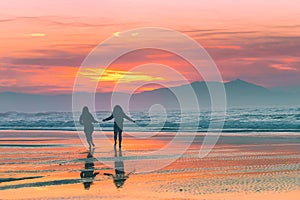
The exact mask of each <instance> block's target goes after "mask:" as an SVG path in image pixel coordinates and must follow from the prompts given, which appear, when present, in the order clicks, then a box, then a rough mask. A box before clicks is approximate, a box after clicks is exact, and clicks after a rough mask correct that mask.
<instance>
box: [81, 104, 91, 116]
mask: <svg viewBox="0 0 300 200" xmlns="http://www.w3.org/2000/svg"><path fill="white" fill-rule="evenodd" d="M89 113H90V111H89V108H88V107H87V106H84V107H83V108H82V113H81V115H83V116H86V115H88V114H89Z"/></svg>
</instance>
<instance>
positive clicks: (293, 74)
mask: <svg viewBox="0 0 300 200" xmlns="http://www.w3.org/2000/svg"><path fill="white" fill-rule="evenodd" d="M0 8H1V12H0V27H1V29H0V41H1V43H0V92H3V91H12V92H22V93H46V94H56V93H70V92H71V91H72V88H73V84H74V78H75V77H76V74H77V71H78V69H79V66H80V65H81V63H82V62H83V60H84V58H85V57H86V56H87V55H88V54H89V52H90V51H92V50H93V49H94V48H95V47H96V46H97V45H98V44H99V43H101V42H103V41H104V40H106V39H107V38H109V37H112V36H115V37H117V36H118V34H119V33H120V32H123V31H126V30H129V29H134V28H139V27H149V26H150V27H151V26H154V27H164V28H169V29H174V30H176V31H180V32H182V33H184V34H186V35H188V36H190V37H191V38H193V39H194V40H196V41H197V42H199V43H200V44H201V45H202V46H203V47H204V48H205V49H206V50H207V51H208V53H209V54H210V56H211V57H212V58H213V60H214V61H215V63H216V64H217V66H218V68H219V70H220V72H221V75H222V77H223V80H224V81H230V80H234V79H236V78H240V79H243V80H246V81H249V82H253V83H256V84H259V85H262V86H265V87H277V86H295V85H300V9H299V8H300V1H296V0H295V1H293V0H291V1H286V0H274V1H259V0H243V1H236V0H219V1H216V0H211V1H201V0H198V1H196V0H185V1H174V0H172V1H171V0H166V1H155V0H153V1H146V0H139V1H133V0H122V1H121V0H120V1H116V0H109V1H106V0H105V1H96V0H95V1H92V0H91V1H84V0H52V1H39V0H26V1H19V0H2V1H1V2H0ZM121 45H126V43H122V44H121ZM129 58H130V59H129ZM143 58H144V59H143ZM129 61H130V62H129ZM147 62H156V63H161V64H164V65H169V66H171V67H174V68H176V70H178V71H180V72H181V74H183V75H184V76H186V77H187V78H188V80H189V81H191V82H192V81H201V80H200V79H201V78H199V77H198V76H193V74H194V72H193V71H192V69H190V67H188V66H187V65H186V63H185V62H184V61H182V60H180V59H178V58H177V57H176V56H174V55H168V53H166V52H159V51H150V50H148V51H144V52H137V53H136V54H133V53H132V54H130V55H127V58H126V59H125V58H124V59H123V60H122V59H120V60H118V61H117V62H115V63H114V64H113V65H112V66H110V68H109V70H108V71H106V79H105V80H103V81H104V84H102V86H103V88H102V89H101V88H100V89H99V91H110V90H111V89H112V86H113V85H114V83H115V82H116V81H118V79H119V78H120V77H122V76H123V75H124V74H126V71H128V69H130V68H132V67H135V66H138V65H142V64H147ZM99 70H101V69H99ZM154 71H155V70H154ZM89 73H91V72H89ZM160 73H161V72H157V73H154V72H153V74H148V73H147V72H143V71H140V72H134V73H131V74H130V73H129V74H127V75H128V77H130V79H128V80H129V81H133V82H134V81H139V82H141V81H144V82H145V84H147V83H148V82H149V81H152V82H155V81H156V80H164V83H165V84H166V85H167V86H175V85H178V84H179V83H178V82H176V80H177V77H176V76H175V75H174V76H173V75H172V74H171V75H169V77H168V78H167V79H166V78H165V77H160V76H159V74H160ZM96 79H97V77H96ZM212 81H213V80H212ZM144 89H151V88H147V87H145V88H144ZM124 91H126V87H125V88H124Z"/></svg>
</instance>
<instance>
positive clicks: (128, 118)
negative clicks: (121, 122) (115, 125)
mask: <svg viewBox="0 0 300 200" xmlns="http://www.w3.org/2000/svg"><path fill="white" fill-rule="evenodd" d="M124 118H125V119H127V120H129V121H131V122H133V123H135V121H134V120H133V119H131V118H130V117H128V116H127V115H125V116H124Z"/></svg>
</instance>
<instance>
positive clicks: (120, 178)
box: [104, 148, 133, 188]
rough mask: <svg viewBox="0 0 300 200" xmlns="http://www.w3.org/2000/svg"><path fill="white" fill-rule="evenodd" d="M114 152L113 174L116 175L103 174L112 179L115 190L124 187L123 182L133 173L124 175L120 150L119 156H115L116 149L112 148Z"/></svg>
mask: <svg viewBox="0 0 300 200" xmlns="http://www.w3.org/2000/svg"><path fill="white" fill-rule="evenodd" d="M114 152H115V173H116V175H113V174H110V173H104V175H106V176H110V177H112V178H113V181H114V184H115V186H116V187H117V188H120V187H122V186H123V185H124V183H125V181H126V180H127V179H128V178H129V175H130V174H132V173H133V172H130V173H128V174H127V175H125V171H124V162H123V157H122V150H121V149H119V156H118V155H117V149H116V148H114Z"/></svg>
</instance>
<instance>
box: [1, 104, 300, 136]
mask: <svg viewBox="0 0 300 200" xmlns="http://www.w3.org/2000/svg"><path fill="white" fill-rule="evenodd" d="M77 115H78V113H77ZM109 115H110V112H104V111H103V112H97V113H96V117H95V118H96V119H98V120H99V121H101V120H102V119H103V118H105V117H108V116H109ZM128 115H130V116H131V117H132V118H133V119H135V120H136V124H133V123H131V122H128V121H126V122H125V125H124V129H125V131H127V132H130V131H132V132H137V131H145V132H159V131H162V132H177V131H178V130H180V131H186V132H189V131H198V132H207V131H212V132H214V131H222V132H300V107H270V108H229V109H228V110H227V112H226V115H225V121H224V126H223V128H222V129H220V127H218V128H217V129H208V128H209V125H210V123H211V122H216V121H218V120H221V118H218V114H216V113H213V114H212V113H211V112H210V111H208V110H203V111H201V112H200V113H198V112H197V113H196V112H193V111H188V112H180V111H174V110H173V111H167V112H166V113H159V112H158V113H149V112H147V111H145V112H141V111H139V112H137V111H136V112H130V113H128ZM77 124H78V123H75V122H74V120H73V113H72V112H41V113H18V112H6V113H0V130H68V131H73V130H74V131H75V130H76V129H79V130H82V127H81V126H77V127H76V125H77ZM112 128H113V121H110V122H105V123H102V122H101V123H99V124H95V130H102V131H112Z"/></svg>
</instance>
